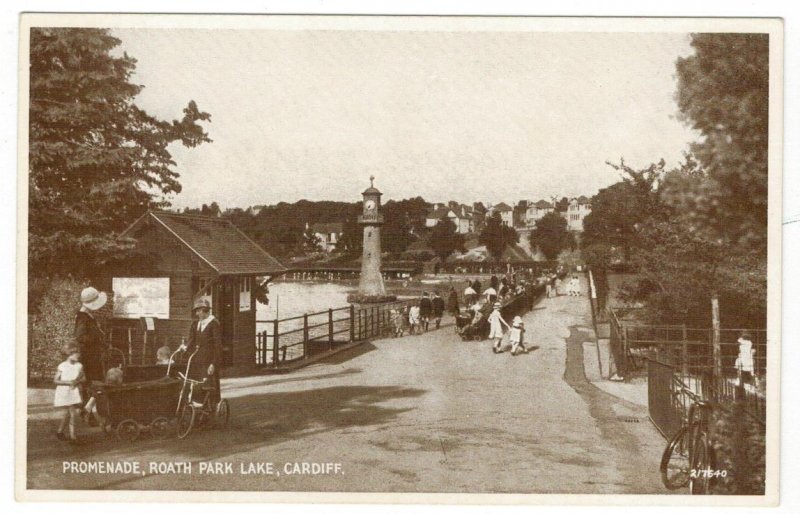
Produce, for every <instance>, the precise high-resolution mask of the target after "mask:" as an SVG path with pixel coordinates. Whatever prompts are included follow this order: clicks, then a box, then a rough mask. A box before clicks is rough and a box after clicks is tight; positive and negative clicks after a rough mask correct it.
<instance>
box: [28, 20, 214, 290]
mask: <svg viewBox="0 0 800 514" xmlns="http://www.w3.org/2000/svg"><path fill="white" fill-rule="evenodd" d="M119 44H120V40H119V39H117V38H114V37H112V36H111V35H109V33H108V30H106V29H85V28H34V29H32V30H31V49H30V70H29V71H30V111H29V116H30V124H29V130H30V136H29V137H30V139H29V153H28V165H29V171H30V175H29V186H30V187H29V194H30V198H29V208H30V211H29V219H28V221H29V265H30V271H31V272H32V273H33V274H35V275H48V276H52V275H66V274H71V275H75V276H85V275H87V274H89V273H90V272H91V271H92V270H93V269H94V268H95V267H96V266H98V265H102V264H103V263H105V262H108V261H110V260H113V259H120V258H125V257H126V256H127V255H128V252H127V250H129V248H130V244H129V243H126V242H125V241H120V240H118V239H117V237H116V235H117V234H118V233H119V232H120V231H121V230H123V229H124V228H125V227H126V226H127V225H128V224H130V223H132V222H133V221H134V220H135V219H136V218H137V217H139V216H141V215H142V214H143V213H144V212H145V211H146V210H147V209H148V208H151V207H159V206H164V205H166V202H165V200H164V199H163V198H164V197H163V195H168V194H171V193H177V192H179V191H180V190H181V187H180V183H179V182H178V178H179V176H178V173H177V172H176V171H175V170H174V169H173V168H174V165H175V163H174V162H173V160H172V156H171V155H170V152H169V151H168V146H169V145H170V144H171V143H174V142H179V143H181V144H183V145H184V146H187V147H195V146H197V145H200V144H201V143H205V142H210V141H211V140H210V139H209V137H208V135H207V133H206V132H205V130H204V128H203V127H202V125H201V122H207V121H209V120H210V115H209V114H208V113H205V112H202V111H200V110H199V109H198V107H197V105H196V104H195V103H194V102H193V101H190V102H189V103H188V105H187V106H186V107H185V108H184V109H183V117H182V118H181V119H179V120H173V121H165V120H160V119H158V118H156V117H154V116H151V115H150V114H148V113H147V112H145V111H144V110H142V109H140V108H139V107H138V106H137V105H136V104H135V103H134V99H135V97H136V96H137V95H138V94H139V92H140V91H141V90H142V88H143V86H141V85H136V84H133V83H131V76H132V74H133V72H134V69H135V66H136V60H135V59H133V58H132V57H130V56H128V55H127V54H125V55H123V56H122V57H115V56H113V55H112V50H113V49H114V48H115V47H117V46H118V45H119Z"/></svg>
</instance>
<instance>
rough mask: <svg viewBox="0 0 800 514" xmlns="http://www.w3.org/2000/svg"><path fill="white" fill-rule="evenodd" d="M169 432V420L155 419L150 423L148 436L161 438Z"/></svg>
mask: <svg viewBox="0 0 800 514" xmlns="http://www.w3.org/2000/svg"><path fill="white" fill-rule="evenodd" d="M168 431H169V420H168V419H167V418H156V419H154V420H153V422H152V423H150V434H151V435H152V436H153V437H157V438H163V437H165V436H166V435H167V433H168Z"/></svg>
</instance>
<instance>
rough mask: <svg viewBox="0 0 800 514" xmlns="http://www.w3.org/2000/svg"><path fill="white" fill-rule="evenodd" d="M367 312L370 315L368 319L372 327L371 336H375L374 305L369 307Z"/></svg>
mask: <svg viewBox="0 0 800 514" xmlns="http://www.w3.org/2000/svg"><path fill="white" fill-rule="evenodd" d="M369 312H370V315H371V318H372V319H371V320H370V326H371V327H372V329H371V330H372V337H375V307H373V308H372V309H370V311H369Z"/></svg>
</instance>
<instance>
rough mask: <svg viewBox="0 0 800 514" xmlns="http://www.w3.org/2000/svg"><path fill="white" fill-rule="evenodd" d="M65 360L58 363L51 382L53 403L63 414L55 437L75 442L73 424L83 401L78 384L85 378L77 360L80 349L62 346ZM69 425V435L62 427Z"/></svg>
mask: <svg viewBox="0 0 800 514" xmlns="http://www.w3.org/2000/svg"><path fill="white" fill-rule="evenodd" d="M64 353H65V354H66V355H67V360H65V361H64V362H62V363H61V364H59V365H58V368H57V370H56V375H55V377H54V378H53V383H54V384H55V385H56V392H55V395H54V397H53V405H54V406H55V407H58V408H62V409H64V416H63V417H62V418H61V424H60V425H59V426H58V431H57V432H56V437H58V438H59V439H60V440H62V441H66V440H69V441H70V443H73V444H75V443H76V442H77V440H78V439H77V437H76V436H75V425H76V423H77V420H78V417H79V416H80V408H81V404H82V403H83V401H82V400H81V392H80V389H79V388H78V386H79V385H80V384H81V383H82V382H83V381H84V380H85V377H84V374H83V365H82V364H81V363H80V362H78V361H79V359H80V356H81V354H80V351H79V350H78V347H77V346H75V345H68V346H66V347H65V348H64ZM67 425H69V436H67V435H65V434H64V429H66V428H67Z"/></svg>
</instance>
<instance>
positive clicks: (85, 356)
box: [75, 287, 108, 384]
mask: <svg viewBox="0 0 800 514" xmlns="http://www.w3.org/2000/svg"><path fill="white" fill-rule="evenodd" d="M106 301H108V296H107V295H106V294H105V293H103V292H101V291H98V290H97V289H95V288H93V287H87V288H85V289H84V290H83V291H81V308H80V310H78V314H77V315H76V316H75V341H76V342H77V343H78V349H79V350H80V354H81V364H82V365H83V372H84V375H85V376H86V383H89V384H90V383H91V382H92V380H103V361H102V357H103V352H105V350H106V346H107V345H106V334H105V332H103V331H102V330H101V329H100V325H99V324H98V323H97V319H96V318H95V314H94V313H95V311H97V310H99V309H101V308H102V307H103V306H104V305H105V304H106Z"/></svg>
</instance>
